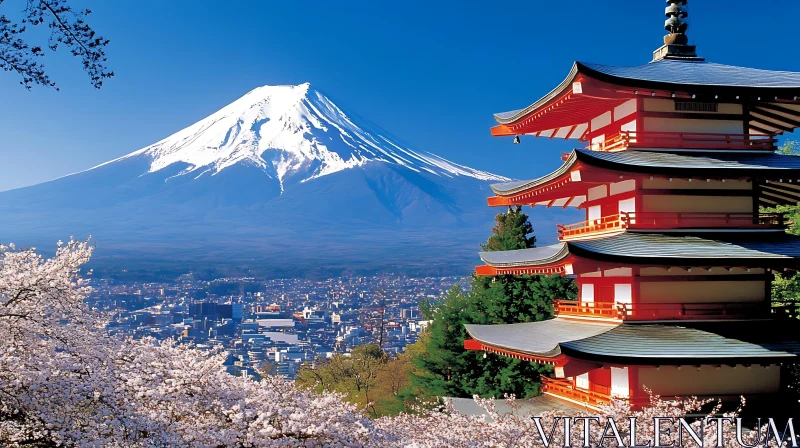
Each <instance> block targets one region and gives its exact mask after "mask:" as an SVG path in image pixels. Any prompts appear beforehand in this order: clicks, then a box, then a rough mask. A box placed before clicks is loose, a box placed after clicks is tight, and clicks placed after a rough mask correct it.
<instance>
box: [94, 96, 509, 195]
mask: <svg viewBox="0 0 800 448" xmlns="http://www.w3.org/2000/svg"><path fill="white" fill-rule="evenodd" d="M137 156H147V157H150V158H151V164H150V172H156V171H160V170H162V169H164V168H166V167H168V166H170V165H172V164H175V163H180V162H182V163H185V164H186V165H187V167H186V168H185V169H184V170H183V171H181V172H180V173H178V174H177V176H193V177H194V178H199V177H200V176H204V175H212V176H213V175H216V174H217V173H219V172H221V171H223V170H225V169H226V168H229V167H231V166H234V165H236V164H239V163H245V164H249V165H252V166H255V167H258V168H260V169H261V170H263V171H264V173H265V174H266V175H267V176H269V177H271V178H273V179H275V180H276V181H277V182H279V183H280V187H281V191H283V189H284V186H285V183H286V182H287V181H291V182H306V181H309V180H312V179H315V178H319V177H322V176H326V175H329V174H332V173H336V172H339V171H342V170H345V169H348V168H353V167H357V166H361V165H364V164H365V163H369V162H384V163H389V164H394V165H400V166H403V167H405V168H408V169H410V170H413V171H416V172H421V171H424V172H427V173H430V174H432V175H435V176H445V177H456V176H465V177H471V178H475V179H478V180H486V181H502V180H505V178H503V177H501V176H496V175H494V174H490V173H486V172H483V171H478V170H474V169H472V168H469V167H466V166H462V165H458V164H456V163H453V162H450V161H448V160H445V159H443V158H441V157H439V156H436V155H434V154H430V153H426V152H421V151H415V150H412V149H409V148H408V147H407V145H405V144H403V143H401V142H397V141H395V139H394V138H392V137H389V136H388V134H387V133H386V132H385V131H383V130H381V129H378V128H377V127H375V126H373V125H371V124H369V123H358V122H356V121H354V120H353V119H351V118H350V117H348V116H347V115H346V114H345V113H344V112H343V111H342V110H341V109H340V108H339V107H337V106H336V105H335V104H334V103H333V102H331V101H330V100H329V99H328V98H327V97H325V96H324V95H323V94H322V93H320V92H319V91H317V90H315V89H313V88H311V86H310V85H309V84H308V83H305V84H300V85H297V86H264V87H259V88H256V89H254V90H252V91H250V92H249V93H247V94H246V95H244V96H243V97H241V98H239V99H238V100H236V101H234V102H233V103H231V104H229V105H227V106H225V107H224V108H222V109H220V110H219V111H217V112H216V113H214V114H212V115H210V116H209V117H207V118H205V119H203V120H200V121H198V122H197V123H195V124H193V125H191V126H189V127H187V128H186V129H183V130H181V131H179V132H176V133H175V134H173V135H171V136H169V137H167V138H165V139H163V140H161V141H159V142H157V143H155V144H153V145H150V146H148V147H146V148H143V149H141V150H139V151H136V152H134V153H132V154H129V155H127V156H124V157H122V158H120V159H117V160H114V161H112V162H116V161H120V160H123V159H126V158H131V157H137ZM112 162H108V163H112ZM104 165H105V164H104ZM101 166H102V165H101Z"/></svg>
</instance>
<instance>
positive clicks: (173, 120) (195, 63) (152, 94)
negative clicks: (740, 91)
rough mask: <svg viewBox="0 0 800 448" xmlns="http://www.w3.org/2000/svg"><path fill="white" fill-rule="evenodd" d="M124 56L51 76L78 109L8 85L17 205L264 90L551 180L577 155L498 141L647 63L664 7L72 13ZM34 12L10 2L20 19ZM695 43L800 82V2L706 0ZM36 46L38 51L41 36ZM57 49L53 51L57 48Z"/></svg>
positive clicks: (287, 0)
mask: <svg viewBox="0 0 800 448" xmlns="http://www.w3.org/2000/svg"><path fill="white" fill-rule="evenodd" d="M72 2H73V4H74V5H76V6H79V7H89V8H91V9H92V10H93V11H94V14H93V15H92V16H91V17H90V24H91V25H92V26H94V27H95V29H96V30H97V31H99V32H100V33H101V34H103V35H104V36H106V37H108V38H110V39H111V41H112V42H111V45H110V47H109V49H108V56H109V65H110V66H111V68H112V69H113V70H115V71H116V73H117V76H116V77H115V78H114V79H112V80H110V81H108V82H107V85H106V86H105V87H104V88H103V89H102V90H99V91H95V90H93V89H92V88H91V86H90V85H89V82H88V78H87V77H86V76H85V74H84V73H83V72H82V71H81V69H80V66H79V61H78V60H77V59H72V58H71V57H69V56H68V55H67V54H59V53H54V54H49V55H48V57H47V58H46V59H44V62H46V63H47V66H48V68H49V69H50V74H51V77H53V78H54V79H55V80H56V81H57V82H58V84H59V86H60V87H61V92H56V91H54V90H50V89H45V88H41V87H34V89H33V91H32V92H28V91H26V90H24V89H23V88H22V87H21V86H19V85H18V84H17V82H18V79H17V77H16V76H15V75H13V74H11V73H5V72H0V104H2V107H0V135H1V136H2V138H0V170H1V171H0V172H2V175H0V190H5V189H10V188H16V187H21V186H24V185H30V184H34V183H38V182H41V181H45V180H49V179H52V178H55V177H58V176H62V175H65V174H68V173H71V172H75V171H79V170H82V169H86V168H89V167H91V166H94V165H96V164H99V163H102V162H104V161H107V160H110V159H112V158H116V157H119V156H121V155H124V154H127V153H129V152H132V151H134V150H137V149H139V148H141V147H144V146H146V145H148V144H150V143H153V142H155V141H157V140H159V139H161V138H163V137H165V136H167V135H169V134H171V133H173V132H175V131H177V130H179V129H182V128H183V127H185V126H187V125H189V124H191V123H193V122H195V121H196V120H198V119H201V118H203V117H205V116H207V115H208V114H210V113H212V112H214V111H216V110H217V109H219V108H220V107H221V106H223V105H225V104H227V103H229V102H231V101H233V100H234V99H236V98H238V97H239V96H240V95H242V94H244V93H246V92H247V91H249V90H251V89H253V88H254V87H256V86H260V85H265V84H298V83H301V82H305V81H310V82H311V83H312V85H314V86H315V87H317V88H319V89H321V90H323V91H324V92H326V93H327V94H328V95H329V96H330V97H331V98H332V99H333V100H334V101H336V102H337V103H340V104H341V105H343V106H344V107H345V108H348V109H350V110H353V111H356V112H358V113H359V115H362V116H364V117H366V118H368V119H370V120H371V121H373V122H375V123H377V124H378V125H380V126H382V127H384V128H386V129H387V130H389V131H391V132H392V133H394V134H395V135H398V136H400V137H402V138H403V139H405V140H407V141H409V142H411V143H412V144H414V146H416V147H417V148H419V149H423V150H427V151H431V152H434V153H437V154H439V155H442V156H444V157H446V158H449V159H451V160H454V161H456V162H460V163H463V164H466V165H469V166H472V167H475V168H479V169H484V170H488V171H492V172H496V173H500V174H504V175H507V176H511V177H517V178H526V177H534V176H537V175H541V174H545V173H546V172H547V171H549V170H551V169H553V168H555V167H556V166H557V165H558V164H559V162H560V161H559V157H558V155H559V152H560V151H566V150H569V149H570V148H571V146H572V144H571V143H568V142H563V141H561V142H557V141H550V140H547V139H542V140H533V139H525V141H524V142H523V143H524V144H522V145H512V144H511V140H510V139H497V138H495V139H493V138H491V137H490V135H489V127H491V126H492V124H493V120H492V113H493V112H500V111H505V110H510V109H516V108H520V107H524V106H527V105H528V104H530V103H531V102H533V101H534V100H536V99H538V98H539V97H541V96H542V95H543V94H545V93H546V92H548V91H549V90H550V89H551V88H553V87H554V86H555V85H556V84H558V83H559V82H560V81H561V80H563V78H564V77H565V76H566V74H567V73H568V71H569V69H570V67H571V64H572V62H573V61H574V60H581V61H588V62H598V63H606V64H619V65H633V64H641V63H646V62H648V61H649V60H650V58H651V54H652V51H653V50H654V49H655V48H656V47H658V46H659V43H660V42H661V39H662V36H663V35H664V34H665V33H664V31H663V29H662V25H663V20H664V17H663V15H662V12H663V9H664V7H665V6H666V5H665V2H664V1H662V0H645V1H643V0H618V1H616V2H610V3H598V2H597V1H589V0H572V1H530V0H526V1H511V0H508V1H505V2H489V1H483V2H477V1H468V0H465V1H455V0H453V1H447V2H441V1H434V0H425V1H383V0H378V1H376V0H369V1H327V0H326V1H323V0H319V1H317V0H313V1H291V0H280V1H279V0H249V1H244V0H226V1H219V0H217V1H206V0H195V1H189V0H113V1H109V0H105V1H102V0H72ZM22 3H23V1H22V0H7V1H5V2H4V3H3V4H2V5H1V6H0V14H6V15H13V14H14V13H15V8H19V7H21V5H22ZM690 12H691V27H692V28H691V30H690V33H689V35H690V37H691V38H692V40H693V41H694V43H696V44H697V45H698V51H699V53H700V55H701V56H704V57H706V58H708V59H709V60H711V61H714V62H720V63H727V64H736V65H746V66H754V67H759V68H767V69H780V70H791V71H800V57H799V56H800V54H798V49H797V43H798V27H797V22H796V21H797V17H800V1H798V0H768V1H762V2H759V3H753V2H746V1H739V2H730V1H723V0H703V1H699V0H693V1H692V2H691V4H690ZM31 37H32V38H33V37H34V35H33V34H32V35H31ZM37 42H38V43H40V44H44V43H45V42H44V41H43V40H41V39H39V40H38V41H37Z"/></svg>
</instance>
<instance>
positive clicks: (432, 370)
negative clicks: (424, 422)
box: [413, 207, 577, 397]
mask: <svg viewBox="0 0 800 448" xmlns="http://www.w3.org/2000/svg"><path fill="white" fill-rule="evenodd" d="M495 221H496V225H495V227H494V228H493V229H492V235H491V236H490V237H489V239H488V241H487V242H486V244H482V245H481V246H482V247H483V249H484V250H486V251H497V250H516V249H526V248H530V247H534V246H535V243H536V238H535V237H534V236H533V235H532V233H533V227H532V225H531V224H530V221H529V220H528V216H527V215H526V214H525V213H522V210H521V208H520V207H515V208H510V209H509V210H508V212H507V213H501V214H499V215H497V217H496V218H495ZM576 293H577V291H576V286H575V284H574V282H573V281H572V280H570V279H567V278H564V277H561V276H527V275H524V276H513V275H501V276H496V277H479V276H476V275H473V276H472V280H471V283H470V288H469V290H468V291H464V290H463V289H462V288H461V287H460V286H456V287H454V288H453V289H451V290H450V291H449V292H448V293H447V294H446V295H445V297H443V298H442V299H440V300H438V301H433V302H427V303H424V304H423V305H422V311H423V314H424V315H425V316H426V318H427V319H430V320H431V323H430V325H429V330H428V331H429V333H430V334H429V339H428V343H427V347H426V348H427V350H425V351H424V352H421V353H419V354H418V355H417V356H415V358H414V360H415V363H416V364H417V366H418V367H419V369H420V370H421V371H422V372H423V373H422V374H417V375H415V376H414V378H413V381H414V382H415V384H417V385H418V386H419V387H420V388H422V389H425V390H427V391H429V392H430V393H431V394H433V395H438V396H451V397H471V396H473V395H480V396H483V397H502V396H503V395H504V394H514V395H516V396H519V397H531V396H535V395H538V394H539V384H540V381H539V377H540V375H541V374H544V373H547V372H549V371H550V368H549V367H545V366H541V365H538V364H535V363H531V362H526V361H520V360H518V359H513V358H508V357H504V356H499V355H494V354H484V353H482V352H474V351H467V350H465V349H464V340H465V339H467V338H469V334H468V333H467V331H466V329H465V328H464V324H511V323H522V322H537V321H541V320H545V319H549V318H552V317H553V305H552V301H553V299H570V298H575V296H576Z"/></svg>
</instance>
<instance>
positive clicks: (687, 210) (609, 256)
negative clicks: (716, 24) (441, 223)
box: [465, 0, 800, 408]
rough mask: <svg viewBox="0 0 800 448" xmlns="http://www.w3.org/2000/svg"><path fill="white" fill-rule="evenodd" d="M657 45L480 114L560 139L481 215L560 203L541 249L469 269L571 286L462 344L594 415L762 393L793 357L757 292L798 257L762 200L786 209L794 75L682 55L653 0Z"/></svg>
mask: <svg viewBox="0 0 800 448" xmlns="http://www.w3.org/2000/svg"><path fill="white" fill-rule="evenodd" d="M667 3H668V7H667V9H666V15H667V23H666V29H667V30H668V31H669V32H670V34H669V35H667V36H666V37H665V38H664V41H665V44H664V46H662V47H661V48H659V49H658V50H656V51H655V53H654V55H653V56H654V58H653V61H652V62H650V63H648V64H645V65H641V66H634V67H613V66H606V65H598V64H587V63H581V62H576V63H575V64H574V66H573V67H572V70H571V71H570V73H569V75H568V76H567V78H566V79H565V80H564V81H563V82H562V83H561V84H559V85H558V86H557V87H556V88H555V89H553V90H552V91H551V92H550V93H548V94H547V95H546V96H544V97H543V98H541V99H540V100H538V101H536V102H535V103H533V104H532V105H530V106H528V107H526V108H524V109H520V110H515V111H511V112H505V113H499V114H496V115H495V118H496V120H497V122H498V125H497V126H496V127H494V128H492V134H493V135H495V136H510V137H514V139H515V142H516V143H518V142H519V140H520V138H522V139H523V140H525V139H527V138H528V137H529V136H530V137H547V138H550V139H554V138H561V139H576V140H578V141H580V142H585V145H586V146H585V147H584V148H582V149H576V150H574V151H573V152H572V153H569V154H566V155H564V157H563V158H562V159H563V160H564V163H563V165H562V166H561V167H560V168H559V169H557V170H556V171H554V172H552V173H550V174H548V175H546V176H544V177H541V178H538V179H534V180H529V181H518V182H509V183H503V184H497V185H493V186H492V189H493V191H494V193H495V196H494V197H492V198H490V199H489V205H490V206H515V205H530V206H535V205H541V206H545V207H563V208H566V207H577V208H579V209H583V210H585V211H586V220H585V221H583V222H580V223H577V224H572V225H565V226H559V228H558V232H559V240H560V242H559V243H558V244H555V245H552V246H546V247H537V248H532V249H523V250H515V251H506V252H484V253H481V258H482V260H483V262H484V265H483V266H479V267H478V268H477V273H478V274H479V275H485V276H494V275H501V274H511V275H523V274H535V275H538V274H561V275H565V276H571V277H574V278H575V280H576V282H577V284H578V287H579V294H578V300H576V301H568V300H555V301H554V308H555V312H556V317H555V318H554V319H551V320H548V321H543V322H533V323H523V324H511V325H467V331H468V333H469V335H470V337H471V339H468V340H467V341H465V347H466V348H467V349H471V350H482V351H485V352H490V353H495V354H499V355H503V356H510V357H515V358H518V359H522V360H526V361H530V362H535V363H542V364H549V365H552V366H553V367H554V372H555V373H554V378H544V379H543V391H544V393H545V394H546V395H550V396H552V397H557V398H559V399H562V400H566V401H569V402H572V403H574V404H579V405H582V406H589V407H590V408H593V407H596V406H598V405H599V404H602V403H607V402H608V401H609V400H610V399H611V397H612V396H618V397H623V398H627V399H629V400H630V401H631V403H632V405H634V406H637V405H642V404H646V402H647V401H648V400H649V396H648V395H647V393H646V392H645V389H646V388H647V389H650V390H652V391H653V393H654V394H657V395H661V396H662V397H685V396H699V397H714V398H720V399H723V400H726V399H732V400H733V399H735V400H738V398H739V396H741V395H744V396H746V397H748V398H750V399H759V398H769V397H774V396H775V394H776V393H778V392H779V390H780V387H781V373H782V366H784V365H787V364H791V363H796V362H797V355H798V353H800V331H798V326H797V325H795V324H796V323H798V321H797V320H796V319H787V318H786V317H785V315H784V316H782V314H786V313H778V311H781V310H787V309H788V308H786V307H777V306H776V304H773V303H772V302H771V299H770V288H771V283H772V278H773V273H774V272H776V271H784V270H787V269H796V268H797V266H798V264H800V239H798V238H796V237H794V236H791V235H787V234H786V233H785V226H784V224H785V223H784V222H783V219H782V217H781V216H780V215H769V214H761V213H759V209H760V207H762V206H768V207H769V206H776V205H780V204H797V203H798V201H799V200H800V157H794V156H789V155H780V154H777V153H776V150H777V147H776V142H777V140H776V136H777V135H779V134H782V133H784V132H791V131H793V130H794V129H795V128H797V127H800V101H798V96H800V73H790V72H778V71H768V70H759V69H752V68H743V67H734V66H728V65H722V64H715V63H711V62H708V61H706V60H704V59H702V58H699V57H697V54H696V51H695V47H694V46H692V45H689V42H688V39H687V38H686V34H685V32H686V28H687V25H686V15H687V14H686V11H685V8H686V0H672V1H668V2H667Z"/></svg>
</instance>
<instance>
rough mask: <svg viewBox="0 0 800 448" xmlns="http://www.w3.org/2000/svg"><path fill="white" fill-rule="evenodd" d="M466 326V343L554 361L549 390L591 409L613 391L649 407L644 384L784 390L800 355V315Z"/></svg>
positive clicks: (727, 392)
mask: <svg viewBox="0 0 800 448" xmlns="http://www.w3.org/2000/svg"><path fill="white" fill-rule="evenodd" d="M466 329H467V332H468V333H469V335H470V337H471V338H472V339H470V340H467V341H465V347H466V348H467V349H471V350H483V351H486V352H490V353H496V354H499V355H503V356H510V357H515V358H518V359H523V360H527V361H531V362H537V363H541V364H548V365H552V366H553V367H554V372H555V379H546V380H545V381H544V386H545V393H550V394H552V395H554V396H557V397H559V398H562V399H567V400H570V401H575V402H578V403H582V404H589V405H590V407H591V406H592V405H598V404H602V403H607V402H608V401H610V399H611V397H612V396H618V397H622V398H627V399H629V400H631V402H632V403H633V404H634V405H644V404H646V403H647V400H648V397H647V393H646V392H645V388H648V389H650V390H652V391H653V393H654V394H657V395H660V396H662V397H681V396H714V397H717V398H723V399H725V398H730V399H736V398H738V396H739V395H740V394H743V393H745V394H748V395H749V396H750V397H751V398H758V396H764V395H767V396H769V394H774V393H775V392H778V388H779V383H780V365H781V364H784V363H792V362H796V361H797V357H798V354H800V333H799V332H798V330H800V322H798V321H796V320H785V321H740V322H726V323H724V324H721V323H716V322H691V323H686V322H681V323H679V324H674V323H659V324H637V323H621V324H608V323H603V322H596V321H573V320H568V319H563V318H556V319H553V320H549V321H544V322H532V323H524V324H510V325H467V326H466ZM532 335H536V337H532ZM678 376H680V378H681V380H680V381H676V377H678Z"/></svg>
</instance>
